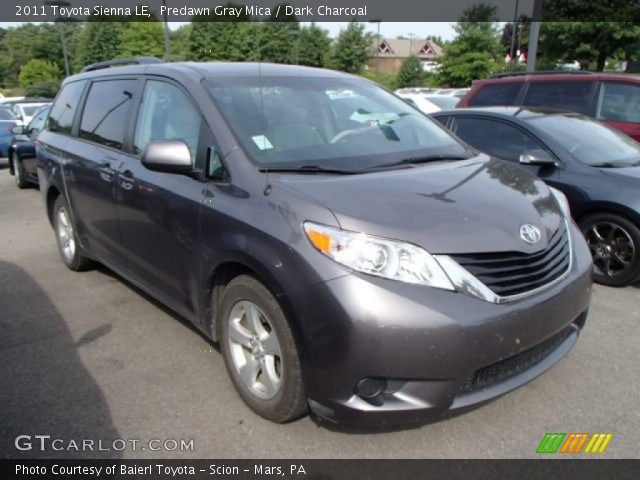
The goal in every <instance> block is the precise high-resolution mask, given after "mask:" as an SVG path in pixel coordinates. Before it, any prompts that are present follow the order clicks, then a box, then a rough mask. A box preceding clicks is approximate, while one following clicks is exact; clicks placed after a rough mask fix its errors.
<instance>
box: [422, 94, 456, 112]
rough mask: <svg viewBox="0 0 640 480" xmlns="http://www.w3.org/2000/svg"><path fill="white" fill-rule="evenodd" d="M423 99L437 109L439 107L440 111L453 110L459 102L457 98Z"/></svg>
mask: <svg viewBox="0 0 640 480" xmlns="http://www.w3.org/2000/svg"><path fill="white" fill-rule="evenodd" d="M425 98H426V99H427V100H429V101H430V102H431V103H433V104H434V105H436V106H437V107H440V108H441V109H442V110H451V109H453V108H456V105H457V104H458V102H459V101H460V99H459V98H457V97H445V96H442V97H437V96H434V95H428V96H427V97H425Z"/></svg>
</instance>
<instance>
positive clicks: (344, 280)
mask: <svg viewBox="0 0 640 480" xmlns="http://www.w3.org/2000/svg"><path fill="white" fill-rule="evenodd" d="M571 228H572V229H573V230H572V235H573V238H574V240H573V242H574V248H573V255H574V258H573V262H572V265H571V270H570V272H569V274H568V275H567V277H566V278H564V279H563V280H562V281H561V282H559V283H557V284H555V285H553V286H552V287H551V288H549V289H547V290H544V291H542V292H540V293H538V294H536V295H535V296H532V297H529V298H526V299H523V300H520V301H517V302H513V303H508V304H502V305H500V304H493V303H489V302H485V301H482V300H478V299H475V298H473V297H470V296H467V295H463V294H459V293H454V292H449V291H444V290H438V289H433V288H427V287H424V286H419V285H409V284H404V283H400V282H395V281H391V280H385V279H381V278H376V277H371V276H367V275H361V274H356V273H354V274H351V275H346V276H344V277H340V278H337V279H334V280H331V281H328V282H324V283H319V284H316V285H315V286H313V287H311V288H306V289H303V290H300V291H297V292H292V293H288V294H286V295H284V296H283V297H282V300H284V302H283V303H284V304H285V305H286V306H287V308H289V309H290V313H291V318H295V319H296V321H295V324H294V329H295V330H296V333H297V338H298V342H299V350H300V354H301V362H302V368H303V372H304V377H305V386H306V389H307V395H308V397H309V404H310V407H311V409H312V410H313V412H314V413H315V414H317V415H319V416H320V417H323V418H325V419H327V420H330V421H334V422H339V423H346V424H358V425H369V426H384V425H397V424H408V423H415V422H421V421H425V420H428V419H430V418H433V417H438V416H440V415H442V414H444V413H446V412H448V411H453V410H458V409H463V408H467V407H471V406H473V405H477V404H480V403H483V402H486V401H488V400H491V399H493V398H496V397H498V396H500V395H503V394H504V393H506V392H508V391H510V390H513V389H515V388H517V387H519V386H521V385H523V384H525V383H526V382H528V381H530V380H532V379H533V378H535V377H536V376H538V375H540V374H541V373H542V372H544V371H545V370H547V369H549V368H551V366H553V365H554V364H555V363H557V362H558V361H559V360H560V359H561V358H562V357H563V356H564V355H565V354H566V353H567V352H568V351H569V350H570V349H571V347H572V346H573V345H574V344H575V342H576V340H577V338H578V335H579V331H580V329H581V328H582V326H583V325H584V321H585V319H586V313H587V309H588V306H589V299H590V295H591V255H590V253H589V251H588V249H587V247H586V245H585V243H584V241H583V240H582V236H581V235H580V233H579V232H578V231H577V229H576V227H575V226H572V227H571ZM554 339H555V340H554ZM545 341H546V343H545ZM554 342H555V343H554ZM544 345H547V346H549V345H550V347H549V348H547V349H546V350H544V349H542V346H544ZM551 347H552V348H551ZM518 355H520V356H519V357H517V356H518ZM514 357H515V359H514ZM518 359H520V360H523V359H524V360H526V361H524V360H523V361H521V362H519V363H518V365H516V368H515V369H514V368H512V369H511V371H510V372H507V373H510V374H509V375H506V376H505V369H507V367H509V366H512V364H513V363H514V361H516V360H518ZM483 369H484V370H483ZM494 370H495V371H496V372H497V373H496V375H495V378H493V380H494V381H489V382H487V381H486V380H491V378H489V377H490V376H491V372H493V371H494ZM479 374H481V377H482V379H484V381H481V382H476V383H475V384H474V383H473V379H474V378H476V377H478V375H479ZM363 378H382V379H386V380H387V382H388V383H387V384H388V386H389V388H387V390H386V391H385V392H384V393H382V394H381V395H379V396H378V397H376V398H375V399H364V398H362V397H360V396H358V395H356V394H355V385H356V383H357V382H358V381H359V380H361V379H363Z"/></svg>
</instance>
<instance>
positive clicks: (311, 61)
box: [298, 23, 331, 67]
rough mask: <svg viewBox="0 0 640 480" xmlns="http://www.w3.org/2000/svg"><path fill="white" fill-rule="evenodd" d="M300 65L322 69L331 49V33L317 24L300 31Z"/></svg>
mask: <svg viewBox="0 0 640 480" xmlns="http://www.w3.org/2000/svg"><path fill="white" fill-rule="evenodd" d="M299 42H300V44H299V54H298V63H299V64H300V65H308V66H310V67H322V66H324V64H325V62H326V61H327V56H328V55H329V51H330V49H331V38H329V32H328V31H327V30H325V29H323V28H320V27H319V26H317V25H316V24H315V23H312V24H311V25H309V26H307V27H302V29H301V30H300V39H299Z"/></svg>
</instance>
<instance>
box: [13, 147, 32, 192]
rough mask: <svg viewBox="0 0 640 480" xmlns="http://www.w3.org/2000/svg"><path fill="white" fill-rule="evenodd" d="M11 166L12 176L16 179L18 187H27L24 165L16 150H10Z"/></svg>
mask: <svg viewBox="0 0 640 480" xmlns="http://www.w3.org/2000/svg"><path fill="white" fill-rule="evenodd" d="M11 166H12V167H13V178H14V180H15V181H16V186H17V187H18V188H20V189H23V188H27V186H28V184H27V179H26V177H25V171H24V165H23V164H22V162H21V161H20V159H19V158H18V154H17V153H16V152H11Z"/></svg>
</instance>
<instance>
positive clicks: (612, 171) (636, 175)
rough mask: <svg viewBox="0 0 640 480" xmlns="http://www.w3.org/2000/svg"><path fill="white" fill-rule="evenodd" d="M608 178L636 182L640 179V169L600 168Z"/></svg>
mask: <svg viewBox="0 0 640 480" xmlns="http://www.w3.org/2000/svg"><path fill="white" fill-rule="evenodd" d="M598 170H600V171H601V172H602V173H604V174H605V175H607V176H608V177H613V178H618V179H626V180H631V181H635V180H638V179H640V167H622V168H598Z"/></svg>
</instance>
